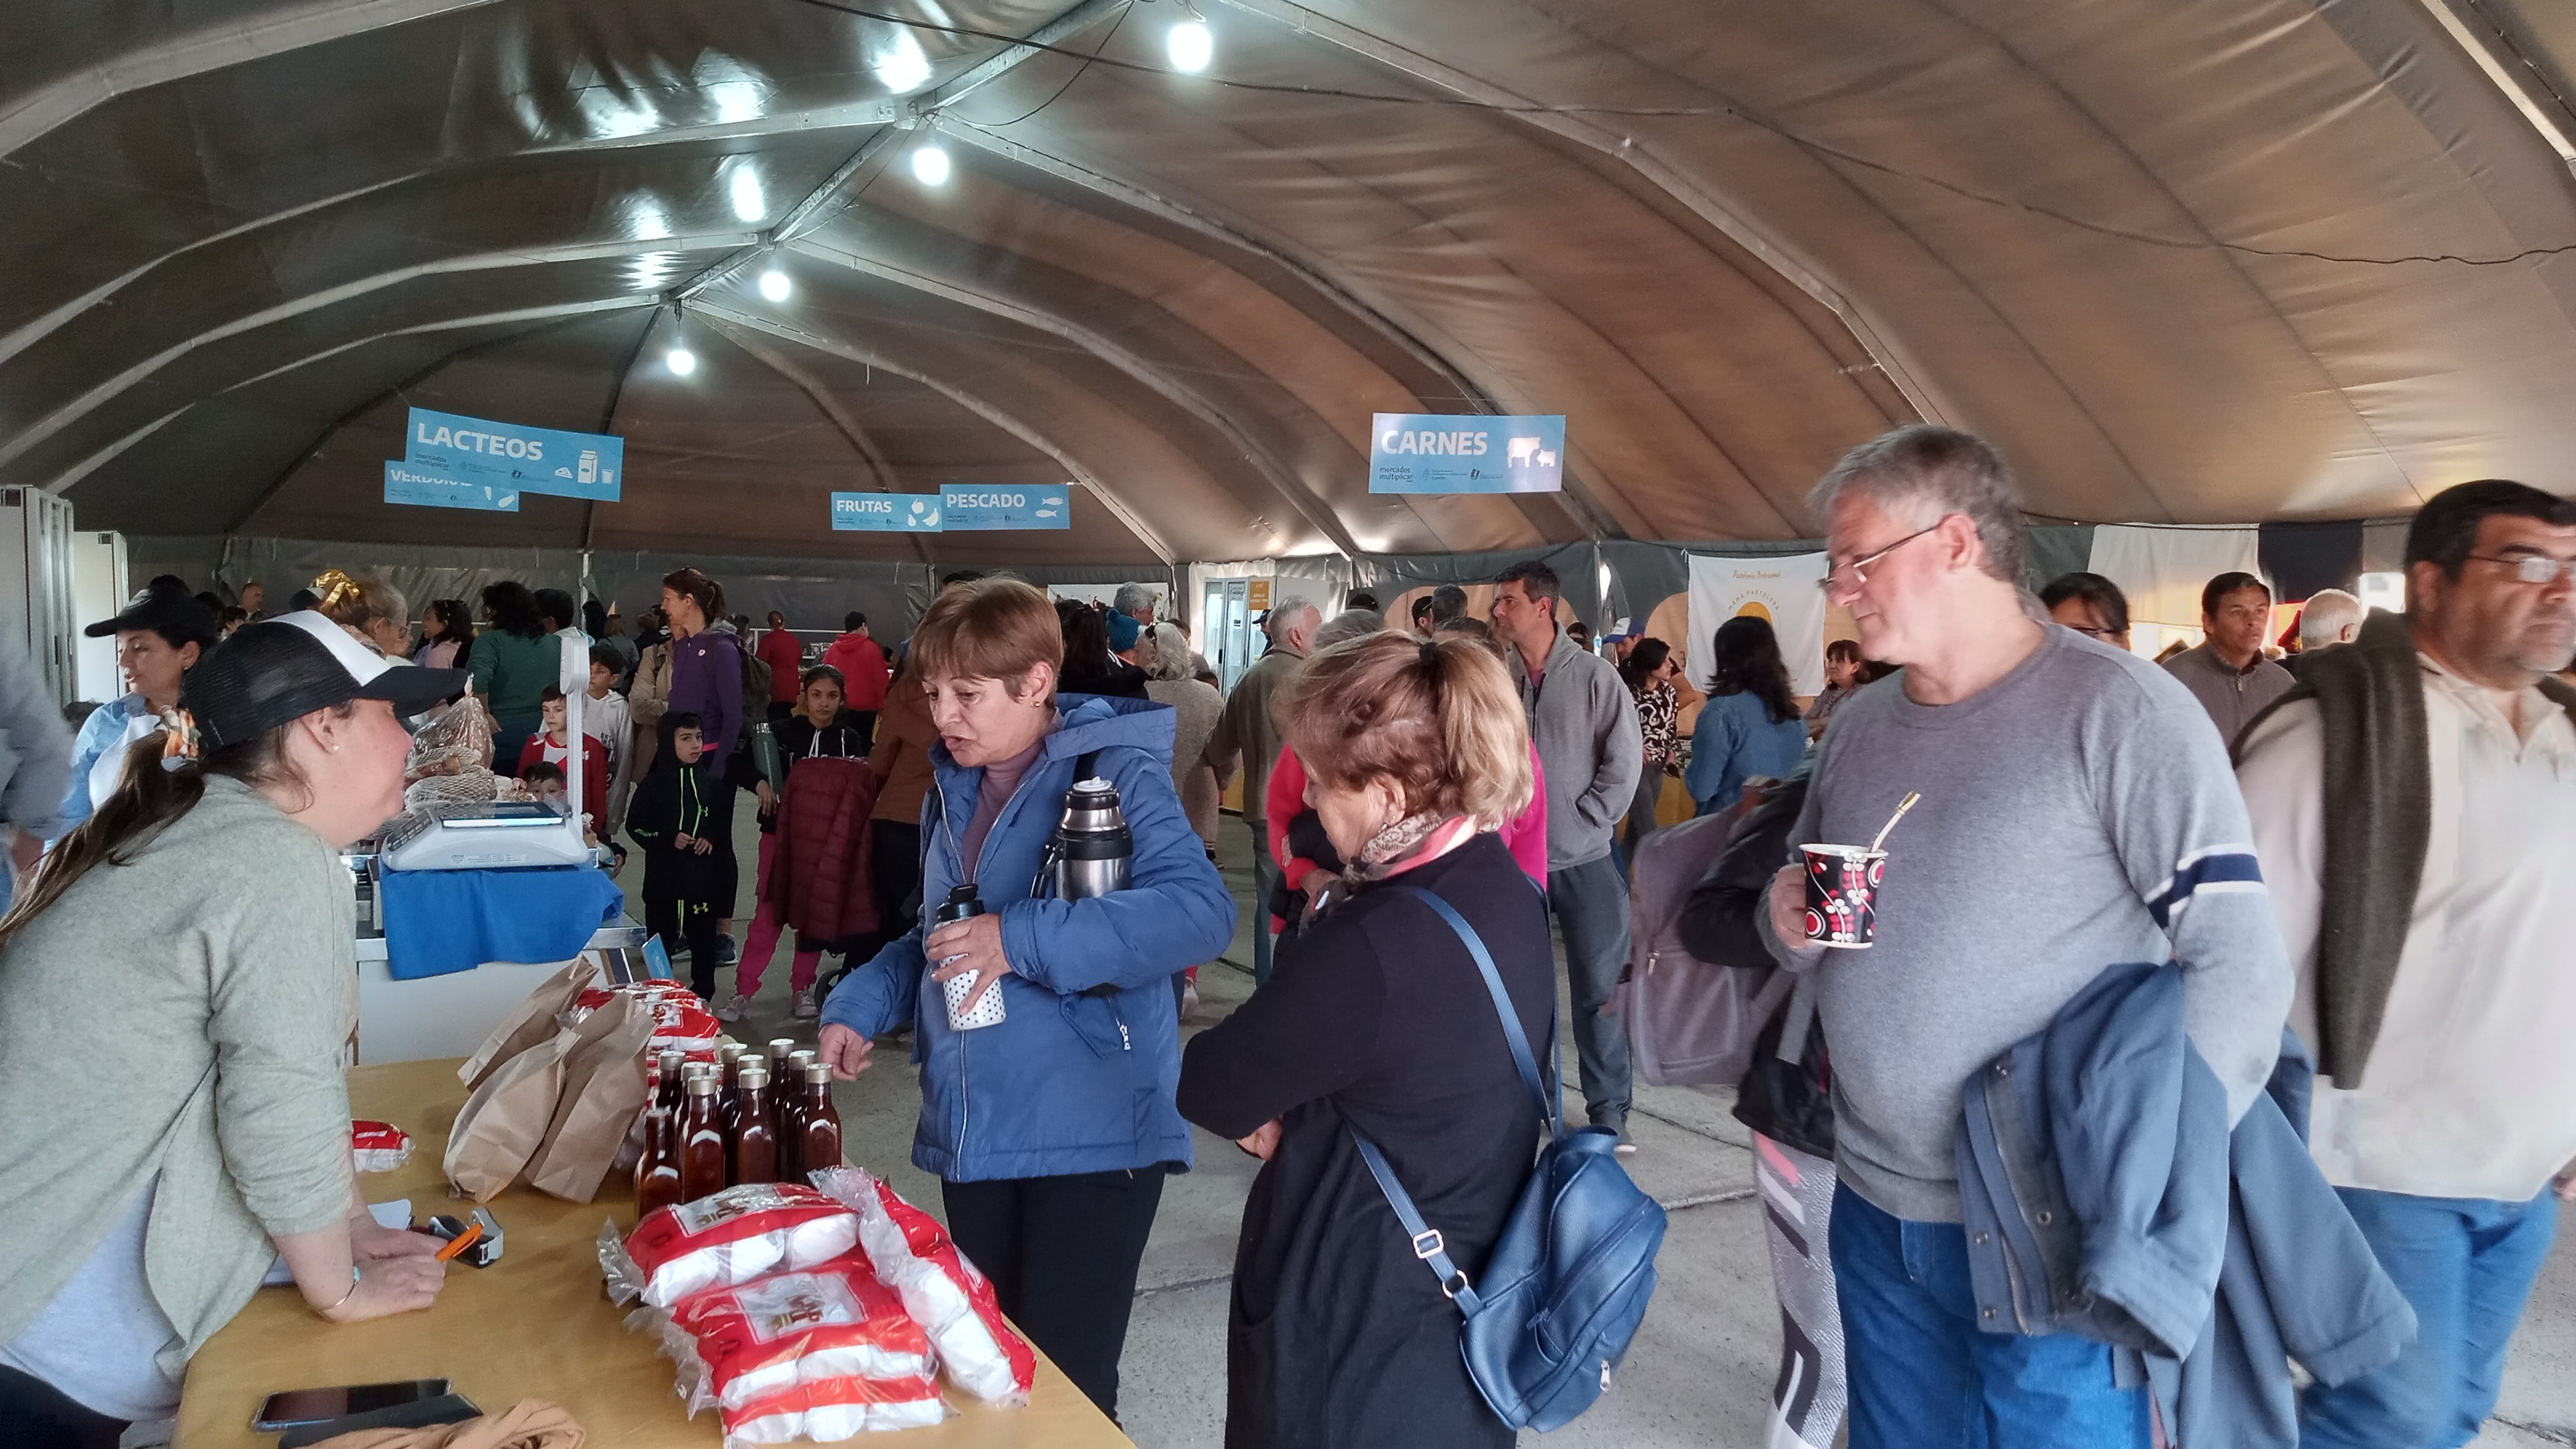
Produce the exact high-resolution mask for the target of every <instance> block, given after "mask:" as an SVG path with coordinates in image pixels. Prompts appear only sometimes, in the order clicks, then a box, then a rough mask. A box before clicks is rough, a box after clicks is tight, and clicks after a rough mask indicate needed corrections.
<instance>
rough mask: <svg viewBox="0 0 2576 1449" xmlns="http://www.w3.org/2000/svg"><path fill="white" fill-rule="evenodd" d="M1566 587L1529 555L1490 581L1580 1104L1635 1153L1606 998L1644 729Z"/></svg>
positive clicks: (1623, 1044)
mask: <svg viewBox="0 0 2576 1449" xmlns="http://www.w3.org/2000/svg"><path fill="white" fill-rule="evenodd" d="M1562 592H1563V590H1562V588H1561V587H1560V586H1559V585H1558V583H1557V581H1556V571H1555V570H1554V569H1551V568H1549V567H1548V566H1547V565H1545V564H1543V563H1540V562H1538V561H1536V560H1535V559H1533V560H1531V561H1529V562H1527V563H1517V564H1514V565H1512V566H1511V567H1510V568H1508V569H1505V570H1504V571H1503V576H1502V578H1501V579H1500V580H1499V581H1497V583H1496V584H1495V587H1494V633H1495V634H1496V635H1497V636H1498V637H1500V638H1501V639H1502V641H1503V642H1504V644H1506V645H1508V646H1509V647H1510V649H1511V666H1512V682H1513V683H1515V684H1517V685H1519V686H1520V691H1521V705H1522V707H1523V708H1524V709H1526V710H1527V711H1528V712H1529V727H1530V738H1531V740H1533V741H1534V742H1536V744H1537V745H1538V763H1539V769H1540V771H1541V773H1543V774H1545V775H1546V776H1547V903H1548V906H1549V908H1550V909H1551V910H1552V911H1553V912H1554V913H1555V916H1556V923H1557V928H1558V929H1559V930H1561V931H1563V932H1564V933H1565V972H1566V977H1567V982H1568V985H1570V986H1571V987H1572V988H1573V996H1574V1049H1575V1054H1576V1056H1577V1058H1578V1059H1579V1060H1580V1062H1581V1066H1582V1077H1583V1107H1584V1112H1585V1114H1586V1115H1587V1116H1589V1117H1590V1118H1591V1119H1592V1125H1594V1126H1595V1127H1607V1128H1610V1129H1611V1130H1613V1131H1615V1132H1617V1133H1618V1134H1619V1150H1620V1151H1622V1152H1631V1151H1634V1150H1635V1144H1633V1143H1631V1142H1630V1141H1629V1140H1628V1102H1629V1097H1630V1093H1631V1090H1632V1088H1631V1085H1630V1077H1629V1068H1628V1033H1627V1029H1626V1028H1625V1027H1624V1026H1623V1025H1622V1024H1621V1023H1620V1022H1619V1020H1618V1018H1616V1017H1605V1016H1603V1015H1602V1014H1601V1009H1602V1008H1603V1007H1605V1006H1607V1005H1609V1004H1610V992H1611V989H1612V988H1614V987H1616V986H1617V985H1618V984H1619V973H1620V972H1621V971H1622V970H1624V969H1625V968H1626V966H1627V964H1628V883H1627V882H1626V881H1625V880H1623V879H1621V878H1620V875H1619V867H1618V865H1617V863H1616V862H1614V861H1612V860H1611V859H1610V834H1611V831H1612V830H1613V829H1615V828H1616V827H1617V825H1618V823H1619V820H1620V818H1621V817H1622V816H1624V815H1626V814H1627V813H1628V806H1629V805H1630V804H1631V803H1632V802H1633V801H1634V798H1635V796H1636V793H1637V774H1638V772H1639V771H1640V770H1642V769H1644V768H1645V761H1646V732H1645V727H1644V726H1642V725H1640V724H1639V723H1638V722H1637V700H1636V697H1635V696H1634V695H1631V694H1630V693H1629V692H1628V686H1627V684H1626V683H1625V682H1623V681H1622V680H1621V679H1620V678H1619V671H1618V669H1617V668H1616V667H1614V666H1613V665H1612V664H1611V663H1610V661H1608V660H1606V659H1603V658H1601V657H1600V656H1599V655H1596V654H1594V653H1592V652H1591V651H1590V650H1588V649H1584V648H1582V647H1580V646H1578V645H1577V644H1576V643H1575V642H1574V641H1573V640H1571V639H1568V638H1567V637H1565V633H1564V631H1563V630H1561V629H1559V628H1557V627H1556V601H1557V598H1558V596H1559V595H1560V594H1561V593H1562Z"/></svg>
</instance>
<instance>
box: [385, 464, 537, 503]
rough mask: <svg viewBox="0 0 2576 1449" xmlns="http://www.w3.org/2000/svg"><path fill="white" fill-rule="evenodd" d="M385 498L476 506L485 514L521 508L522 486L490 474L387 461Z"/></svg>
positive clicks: (387, 499) (389, 499)
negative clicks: (460, 471) (464, 472)
mask: <svg viewBox="0 0 2576 1449" xmlns="http://www.w3.org/2000/svg"><path fill="white" fill-rule="evenodd" d="M385 501H386V502H387V503H410V504H415V505H418V506H421V507H426V508H472V509H478V510H480V511H482V512H485V513H516V512H518V511H519V487H518V485H517V484H515V483H512V482H510V481H509V480H508V479H505V478H494V477H492V476H491V475H489V474H472V473H469V474H462V475H459V474H454V473H447V472H442V471H440V470H438V469H435V468H424V467H422V466H420V465H419V464H417V463H387V464H385Z"/></svg>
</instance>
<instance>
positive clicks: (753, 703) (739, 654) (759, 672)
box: [733, 635, 773, 747]
mask: <svg viewBox="0 0 2576 1449" xmlns="http://www.w3.org/2000/svg"><path fill="white" fill-rule="evenodd" d="M733 652H734V657H736V658H738V659H740V660H741V661H742V737H741V738H740V739H738V740H736V741H734V743H735V745H736V746H737V747H740V746H743V745H748V744H750V743H751V729H752V723H753V721H755V720H757V721H759V723H761V724H762V725H764V726H765V725H767V724H768V723H769V721H768V720H766V719H762V718H761V715H762V712H763V711H765V710H766V709H767V708H768V707H769V682H770V680H771V678H772V677H773V676H772V675H771V672H770V668H769V661H768V660H766V659H763V658H761V657H760V656H759V655H757V654H754V653H752V652H751V649H750V647H749V646H747V645H745V644H744V643H743V642H742V639H741V637H740V636H738V635H737V636H736V637H735V639H734V641H733Z"/></svg>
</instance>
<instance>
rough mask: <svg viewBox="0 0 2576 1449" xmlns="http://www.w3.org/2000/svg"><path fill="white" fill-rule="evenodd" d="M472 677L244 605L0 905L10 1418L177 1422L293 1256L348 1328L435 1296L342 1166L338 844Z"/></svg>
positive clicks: (2, 1348) (68, 1436)
mask: <svg viewBox="0 0 2576 1449" xmlns="http://www.w3.org/2000/svg"><path fill="white" fill-rule="evenodd" d="M464 687H465V681H464V677H463V674H462V672H461V671H459V670H453V669H421V668H417V667H415V666H412V665H408V664H401V663H397V662H395V661H391V660H386V659H382V658H379V657H377V656H376V655H374V654H372V653H370V652H368V650H367V649H366V648H365V647H364V646H362V645H360V644H359V643H358V642H357V641H356V640H354V639H352V638H350V637H349V635H348V633H347V632H346V631H344V630H343V629H341V628H340V626H339V625H337V624H334V623H332V622H331V621H330V620H329V619H326V618H324V617H323V616H322V615H320V614H317V613H311V612H303V613H296V614H290V615H288V616H286V617H284V618H282V619H274V620H269V621H266V622H263V623H257V624H249V625H245V626H244V627H243V628H242V629H240V630H239V631H238V632H236V633H235V634H234V635H233V636H232V637H231V638H230V639H227V640H225V641H224V642H223V643H221V644H219V645H217V646H216V647H215V648H213V649H212V650H209V651H208V652H207V653H206V656H205V658H204V659H203V660H202V661H200V662H199V663H198V664H197V665H196V667H195V668H194V669H191V670H190V671H188V675H187V681H186V684H185V685H184V687H183V688H182V689H181V690H180V692H179V698H178V699H177V701H176V704H177V706H178V710H177V713H176V715H175V717H174V721H173V728H172V730H171V732H170V734H169V735H168V737H166V739H165V738H161V737H156V738H153V739H149V740H139V741H136V742H135V743H133V744H131V745H129V746H128V747H127V754H126V759H125V769H124V772H123V776H122V778H121V780H120V781H119V783H118V784H117V786H116V788H115V790H114V792H113V793H112V794H110V795H109V796H108V797H107V798H106V799H105V800H103V801H102V802H101V803H100V805H99V807H98V809H97V811H96V812H95V813H93V814H92V815H91V816H90V818H89V819H88V820H86V821H84V822H83V823H82V824H81V825H80V826H79V827H78V828H77V829H75V830H73V831H72V832H71V833H70V834H69V835H67V836H65V837H64V838H63V839H62V840H61V841H60V842H59V843H58V844H56V846H55V847H54V849H53V851H52V852H51V853H50V854H48V855H47V856H46V858H45V861H44V864H43V865H42V866H41V867H40V868H39V869H38V871H37V872H36V875H35V879H34V881H33V883H32V885H31V886H30V887H29V888H28V889H27V890H26V891H24V892H23V893H22V895H21V897H20V899H19V901H18V902H17V904H16V905H15V906H13V907H12V908H11V910H10V911H9V913H8V914H7V915H6V916H0V1101H6V1102H10V1103H13V1104H16V1105H15V1106H13V1108H12V1109H11V1110H10V1111H8V1112H5V1113H0V1222H5V1223H7V1224H8V1225H9V1235H10V1252H9V1254H8V1265H7V1266H6V1267H5V1268H4V1269H0V1423H7V1424H12V1425H42V1426H46V1427H47V1428H49V1429H50V1430H51V1431H52V1432H51V1436H50V1438H49V1439H48V1438H45V1437H44V1436H40V1442H65V1443H84V1444H85V1443H93V1442H99V1443H109V1444H112V1443H114V1442H116V1432H117V1429H118V1427H119V1421H129V1422H130V1421H137V1420H155V1419H162V1418H167V1417H169V1416H170V1415H171V1414H172V1413H174V1412H175V1410H176V1407H177V1404H178V1401H179V1383H180V1378H181V1375H182V1373H183V1372H184V1370H185V1366H186V1364H187V1361H188V1357H189V1355H190V1354H192V1353H194V1352H195V1351H196V1349H197V1348H198V1346H199V1345H201V1344H203V1343H204V1342H205V1341H206V1340H207V1339H208V1338H209V1337H211V1336H212V1335H213V1334H214V1332H215V1331H216V1330H217V1329H219V1328H221V1327H223V1326H224V1324H225V1323H226V1322H227V1321H229V1320H230V1319H231V1318H232V1316H233V1315H234V1314H235V1313H237V1312H239V1311H240V1310H241V1307H242V1305H243V1304H245V1303H247V1302H248V1301H249V1299H250V1296H251V1292H252V1290H254V1289H255V1288H257V1287H258V1286H259V1281H260V1277H261V1275H262V1274H263V1273H265V1272H266V1271H267V1269H268V1266H269V1264H270V1262H271V1260H272V1258H273V1257H274V1256H278V1255H282V1256H283V1257H284V1258H285V1260H286V1264H287V1266H288V1268H290V1269H291V1270H293V1272H294V1275H295V1284H296V1287H297V1288H298V1289H299V1290H300V1291H301V1292H302V1293H303V1295H304V1301H305V1302H306V1303H307V1304H308V1305H310V1306H311V1307H312V1309H313V1311H314V1312H315V1313H318V1314H320V1315H322V1316H323V1317H325V1318H328V1319H331V1320H333V1321H334V1322H352V1321H355V1320H358V1319H364V1318H376V1317H381V1316H383V1315H385V1314H389V1313H400V1312H403V1311H405V1310H408V1309H414V1308H422V1307H426V1306H427V1305H428V1304H429V1303H430V1302H431V1301H432V1300H433V1299H434V1298H436V1297H437V1295H438V1290H439V1285H440V1281H441V1274H442V1272H443V1268H442V1266H441V1265H440V1264H439V1263H438V1262H437V1261H436V1260H435V1259H433V1258H432V1257H430V1256H429V1255H430V1253H431V1251H432V1250H434V1249H435V1248H436V1247H437V1246H438V1245H437V1244H436V1243H435V1242H433V1241H432V1240H430V1239H428V1238H425V1237H421V1236H419V1235H417V1234H412V1233H406V1232H397V1231H393V1230H389V1229H385V1228H381V1227H378V1226H377V1225H376V1223H375V1221H374V1219H373V1218H371V1217H370V1216H368V1213H367V1210H366V1202H365V1199H364V1198H363V1197H362V1196H361V1195H360V1194H359V1192H358V1189H357V1184H356V1177H355V1174H354V1170H353V1167H352V1164H351V1160H350V1154H349V1093H348V1086H347V1082H346V1079H345V1076H344V1074H343V1068H342V1064H341V1051H342V1047H343V1045H344V1044H345V1043H346V1042H347V1041H348V1039H349V1033H350V1029H351V1027H352V1026H353V1025H354V1022H353V1020H352V1013H353V1005H354V989H353V982H354V980H355V978H356V973H357V965H356V962H355V961H354V960H353V959H352V953H351V945H350V943H351V938H352V936H353V934H354V927H355V920H354V915H353V909H352V904H351V897H350V890H349V878H348V873H347V872H346V871H345V870H344V869H343V868H342V867H341V865H340V861H339V854H338V853H339V851H340V850H341V848H343V847H345V846H347V845H349V844H350V843H351V842H353V841H356V840H359V839H361V838H363V837H365V836H366V835H368V834H369V833H371V832H373V831H374V830H375V829H376V827H377V826H379V825H381V824H382V823H383V822H384V821H385V820H386V819H387V818H388V817H390V816H391V815H393V814H394V813H395V812H396V811H398V810H400V809H401V808H402V803H403V760H404V757H405V755H406V754H407V752H408V751H409V749H410V744H411V740H410V736H409V735H408V734H407V733H405V731H404V729H403V726H402V719H401V716H403V715H404V714H407V713H412V712H415V711H418V710H421V709H424V708H427V707H428V706H429V705H431V704H434V703H436V702H437V701H438V700H440V699H442V698H445V697H446V696H448V695H451V694H454V693H456V692H458V691H459V690H462V689H463V688H464ZM102 1030H105V1031H109V1032H112V1033H113V1035H112V1036H111V1037H109V1038H107V1040H106V1044H107V1045H109V1046H110V1048H111V1051H110V1055H109V1059H108V1060H106V1061H102V1060H101V1058H100V1055H99V1053H98V1052H96V1051H89V1052H86V1053H82V1054H76V1055H75V1056H74V1057H71V1058H66V1057H65V1056H64V1055H63V1052H64V1050H65V1044H66V1043H79V1042H96V1041H98V1040H99V1036H100V1033H101V1032H102ZM101 1436H104V1437H103V1438H102V1437H101Z"/></svg>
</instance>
